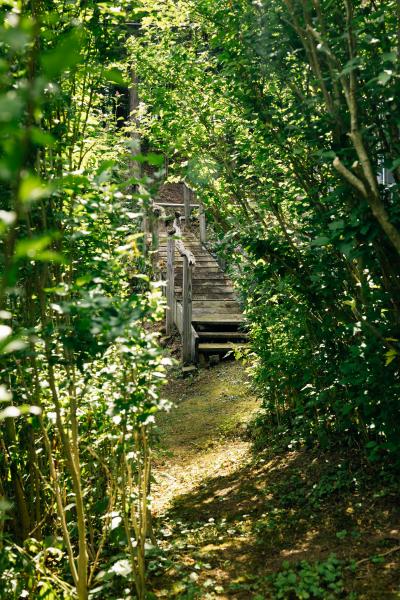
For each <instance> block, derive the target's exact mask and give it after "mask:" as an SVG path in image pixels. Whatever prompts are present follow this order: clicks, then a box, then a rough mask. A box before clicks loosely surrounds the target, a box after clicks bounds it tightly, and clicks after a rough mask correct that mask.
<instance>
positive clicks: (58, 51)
mask: <svg viewBox="0 0 400 600" xmlns="http://www.w3.org/2000/svg"><path fill="white" fill-rule="evenodd" d="M84 40H85V35H84V32H83V30H81V29H79V28H75V29H72V30H71V31H69V32H68V33H66V34H65V35H64V36H63V37H62V38H61V39H60V41H59V42H58V43H57V45H56V47H55V48H53V49H52V50H49V51H48V52H45V53H44V54H43V55H42V57H41V61H42V67H43V71H44V72H45V74H46V75H47V76H48V77H49V78H50V79H55V78H57V77H58V76H59V75H61V74H62V73H64V72H65V71H67V70H69V69H72V68H73V67H75V66H76V65H77V64H78V63H79V62H80V61H81V60H82V58H83V57H82V54H81V48H82V46H83V42H84Z"/></svg>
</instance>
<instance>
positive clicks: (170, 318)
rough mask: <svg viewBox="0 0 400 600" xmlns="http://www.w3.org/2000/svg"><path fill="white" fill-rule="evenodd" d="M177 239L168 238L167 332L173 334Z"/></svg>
mask: <svg viewBox="0 0 400 600" xmlns="http://www.w3.org/2000/svg"><path fill="white" fill-rule="evenodd" d="M174 257H175V240H174V238H173V237H172V235H171V237H170V238H169V240H168V257H167V313H166V323H165V328H166V333H167V335H171V334H172V331H173V328H174V294H175V291H174V290H175V268H174Z"/></svg>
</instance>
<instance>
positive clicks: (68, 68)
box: [0, 0, 169, 600]
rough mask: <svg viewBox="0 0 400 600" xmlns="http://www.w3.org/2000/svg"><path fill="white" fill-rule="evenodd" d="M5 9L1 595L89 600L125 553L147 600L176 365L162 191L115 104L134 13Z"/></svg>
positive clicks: (93, 6) (107, 5)
mask: <svg viewBox="0 0 400 600" xmlns="http://www.w3.org/2000/svg"><path fill="white" fill-rule="evenodd" d="M2 5H3V6H2V7H4V9H5V10H3V11H2V12H1V23H0V45H1V53H2V58H1V62H0V78H1V84H2V85H1V92H0V191H1V200H0V209H1V210H0V272H1V276H0V355H1V366H2V369H1V387H0V391H1V396H0V401H1V410H0V446H1V449H2V452H1V458H0V498H3V497H5V498H7V499H8V500H9V501H10V506H8V509H7V512H6V515H5V518H4V519H2V520H1V528H0V547H1V551H2V559H1V560H2V561H3V563H2V566H3V567H4V572H6V573H7V574H8V583H7V585H8V587H7V589H6V590H5V592H4V593H5V594H6V598H7V600H8V598H10V599H11V598H20V597H28V596H29V597H35V598H36V597H37V598H42V597H43V598H44V597H47V598H69V597H70V596H71V597H72V596H73V597H75V596H77V597H79V598H80V600H87V598H88V591H89V588H90V587H93V585H94V581H95V577H96V575H97V574H98V572H99V571H100V568H104V569H106V570H110V568H112V563H113V560H112V558H111V557H112V556H113V555H117V554H118V553H121V552H122V553H123V560H125V561H128V562H129V564H130V565H131V570H132V578H131V580H130V582H129V585H130V588H131V591H132V594H134V593H135V591H134V590H135V589H136V594H137V595H138V597H140V598H143V597H144V594H145V590H144V588H145V547H144V546H145V540H146V537H147V536H148V535H149V530H150V523H149V506H148V504H149V500H148V495H149V485H150V454H151V453H150V445H151V443H152V437H151V429H152V423H153V421H154V415H155V414H156V413H157V411H158V410H160V409H163V408H166V406H167V404H166V402H165V401H163V400H162V399H161V386H162V384H163V383H164V381H165V377H166V369H167V367H168V365H169V360H168V359H166V358H165V357H164V356H163V353H162V351H161V349H160V348H159V346H158V343H157V335H156V333H154V330H155V323H156V322H157V321H158V320H159V318H160V317H161V315H162V302H161V294H160V291H159V288H158V287H157V286H156V285H154V284H153V283H152V282H151V281H150V279H149V277H148V274H147V272H148V271H149V266H148V265H147V264H146V260H145V259H144V257H143V254H142V245H143V240H142V234H141V231H140V229H141V224H140V218H141V216H142V209H143V206H144V205H146V203H147V204H148V203H149V201H150V198H151V196H152V194H153V192H154V191H155V190H156V187H157V182H156V181H155V180H154V179H152V178H150V177H143V178H140V179H138V177H136V176H133V170H132V158H133V157H132V144H131V140H130V136H132V128H131V127H130V125H129V122H128V120H127V117H128V114H127V112H128V111H127V110H125V113H124V108H123V107H121V106H120V103H121V104H122V101H123V100H125V102H126V104H128V102H127V96H128V94H127V90H125V91H124V92H122V91H118V93H116V90H115V86H120V89H121V88H122V89H123V87H124V86H125V87H126V79H127V78H126V69H125V67H124V66H123V64H122V61H123V60H124V58H125V55H124V50H123V48H124V47H123V43H124V42H125V40H126V37H127V31H126V28H125V26H124V23H125V20H126V19H127V12H126V11H127V10H128V9H129V8H130V7H131V3H130V2H121V3H119V6H115V3H114V2H102V3H98V2H95V1H89V2H85V3H83V4H82V3H71V2H69V3H65V2H59V1H58V0H55V1H54V2H50V3H49V2H39V3H28V5H26V6H25V5H24V7H23V10H22V3H21V2H19V1H16V0H15V1H14V0H12V1H10V2H3V3H2ZM123 94H124V95H123ZM121 97H122V98H121ZM121 113H122V115H121ZM121 120H122V122H121ZM136 159H137V160H138V161H140V162H142V163H146V164H147V163H149V164H151V165H154V164H156V163H157V164H158V162H157V161H158V159H157V157H156V156H155V155H154V154H149V155H148V156H146V155H140V154H139V155H138V156H136ZM135 175H136V172H135ZM144 271H146V272H144ZM1 514H3V513H1ZM32 537H33V538H37V540H33V541H32V539H31V538H32ZM49 537H51V538H52V539H55V540H57V548H56V550H57V552H56V554H57V556H58V558H57V560H56V559H54V558H53V557H52V556H51V555H52V551H51V548H50V547H49V545H48V544H47V543H44V545H42V540H46V539H48V538H49ZM134 544H135V545H134ZM19 572H22V573H23V575H22V576H20V577H18V573H19ZM117 587H118V586H117ZM111 593H112V592H111ZM7 594H8V595H7Z"/></svg>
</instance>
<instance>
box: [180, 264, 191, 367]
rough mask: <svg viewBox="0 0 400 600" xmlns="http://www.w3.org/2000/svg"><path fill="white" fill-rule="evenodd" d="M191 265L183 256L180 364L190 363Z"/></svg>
mask: <svg viewBox="0 0 400 600" xmlns="http://www.w3.org/2000/svg"><path fill="white" fill-rule="evenodd" d="M192 295H193V294H192V265H191V261H190V260H189V258H188V256H187V255H186V254H184V255H183V290H182V362H183V364H184V365H186V364H188V363H190V362H192Z"/></svg>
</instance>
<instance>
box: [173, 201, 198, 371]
mask: <svg viewBox="0 0 400 600" xmlns="http://www.w3.org/2000/svg"><path fill="white" fill-rule="evenodd" d="M181 236H182V230H181V216H180V213H179V212H176V213H175V221H174V225H173V228H172V229H171V230H170V231H169V232H168V247H167V315H166V330H167V334H168V335H170V334H171V333H172V329H173V324H174V319H175V310H176V306H175V305H176V299H175V248H176V249H177V250H178V252H179V254H180V255H181V256H182V258H183V265H182V266H183V284H182V362H183V364H184V365H185V364H188V363H190V362H192V360H193V358H194V357H193V351H192V349H193V344H192V300H193V284H192V273H193V269H194V267H195V265H196V259H195V257H194V255H193V253H192V252H191V251H190V250H188V249H187V248H186V247H185V244H184V243H183V241H182V239H179V238H181Z"/></svg>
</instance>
